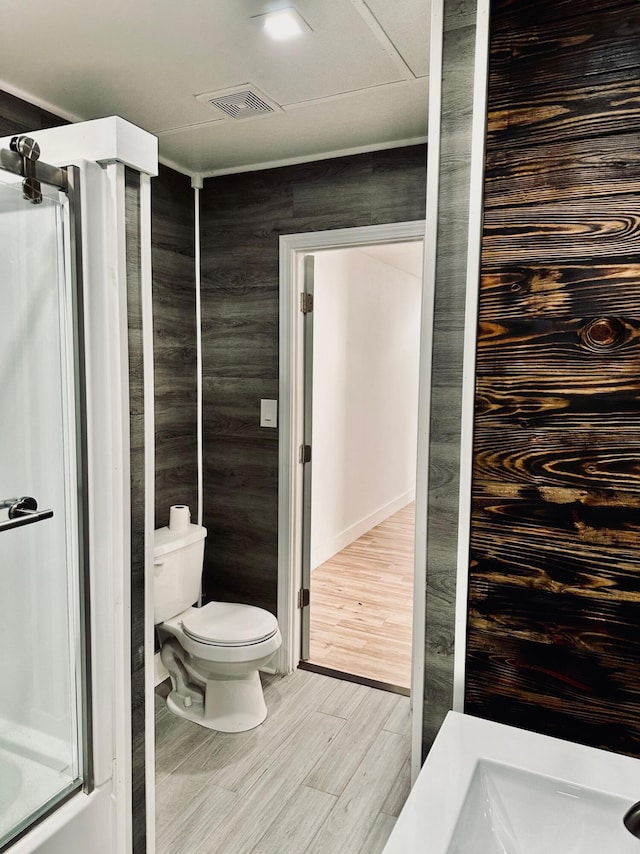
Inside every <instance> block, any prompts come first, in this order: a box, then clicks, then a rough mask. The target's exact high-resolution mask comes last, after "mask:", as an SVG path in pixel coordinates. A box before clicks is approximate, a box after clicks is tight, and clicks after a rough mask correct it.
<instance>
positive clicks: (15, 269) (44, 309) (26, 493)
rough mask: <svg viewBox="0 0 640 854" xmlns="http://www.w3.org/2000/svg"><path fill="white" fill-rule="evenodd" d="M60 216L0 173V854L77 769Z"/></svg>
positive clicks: (66, 298) (69, 381)
mask: <svg viewBox="0 0 640 854" xmlns="http://www.w3.org/2000/svg"><path fill="white" fill-rule="evenodd" d="M43 189H44V188H43ZM67 220H68V203H67V200H66V198H63V196H62V194H61V193H58V192H57V191H53V190H52V191H51V192H50V193H49V194H47V192H46V190H45V196H44V199H43V201H42V204H39V205H33V204H30V203H29V202H27V201H25V200H24V199H23V198H22V192H21V187H20V184H19V183H16V182H11V179H10V178H8V177H7V178H6V179H5V177H4V176H3V177H0V850H3V848H4V847H5V846H7V845H8V844H9V841H10V840H12V839H15V837H16V836H17V835H19V834H21V833H22V832H24V831H25V830H26V829H27V828H28V827H29V826H30V825H31V824H32V823H33V822H34V821H35V820H37V819H38V818H39V817H41V816H42V815H45V814H47V813H48V812H49V811H50V810H52V809H53V808H54V807H55V806H56V804H58V803H59V802H61V801H62V800H63V799H65V798H67V797H68V796H69V795H70V794H71V793H72V792H74V791H75V790H77V789H78V788H80V787H81V786H82V783H83V775H84V774H85V767H84V765H85V758H84V757H83V755H82V742H83V725H84V724H83V710H82V696H83V686H82V678H83V677H82V673H83V667H82V657H83V652H82V650H83V639H82V626H81V607H80V601H81V594H82V590H81V581H80V578H81V572H80V569H81V554H82V549H81V548H80V543H79V528H80V527H81V524H80V523H81V518H80V515H79V513H80V511H79V505H81V501H80V496H79V489H78V470H79V464H78V455H77V450H76V447H77V430H78V428H77V414H76V391H75V389H76V385H77V383H76V380H75V378H74V377H75V370H76V369H75V365H74V361H75V356H74V334H73V321H72V319H73V295H72V290H71V287H72V286H71V282H70V276H69V274H68V270H69V263H68V258H65V255H68V254H69V248H68V247H69V241H68V221H67ZM31 499H33V500H31Z"/></svg>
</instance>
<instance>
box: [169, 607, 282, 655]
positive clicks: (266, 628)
mask: <svg viewBox="0 0 640 854" xmlns="http://www.w3.org/2000/svg"><path fill="white" fill-rule="evenodd" d="M182 628H183V629H184V632H185V634H186V635H189V637H191V638H193V640H196V641H199V642H200V643H210V644H215V645H216V646H246V645H248V644H254V643H260V642H261V641H264V640H268V638H270V637H273V635H275V633H276V631H277V630H278V621H277V620H276V618H275V617H274V616H273V614H270V613H269V612H268V611H264V610H263V609H262V608H254V607H253V606H252V605H238V604H236V603H235V602H209V604H208V605H205V606H204V608H193V609H191V610H190V611H189V612H188V613H187V614H185V615H184V617H183V618H182Z"/></svg>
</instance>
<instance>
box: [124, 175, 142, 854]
mask: <svg viewBox="0 0 640 854" xmlns="http://www.w3.org/2000/svg"><path fill="white" fill-rule="evenodd" d="M125 221H126V270H127V327H128V336H127V337H128V348H129V447H130V461H131V462H130V465H131V482H130V487H129V490H130V498H131V748H132V769H131V770H132V812H133V851H134V854H141V853H142V852H144V851H146V801H145V798H146V786H145V768H146V754H145V713H144V710H145V679H144V669H145V654H144V640H145V638H144V634H145V619H144V616H145V615H144V611H145V594H144V591H145V530H144V527H145V492H146V490H145V471H144V451H145V448H144V417H145V416H144V353H143V342H142V335H143V330H142V276H141V270H142V266H141V256H140V237H141V233H140V175H139V174H138V173H137V172H135V171H134V170H133V169H130V168H128V167H125Z"/></svg>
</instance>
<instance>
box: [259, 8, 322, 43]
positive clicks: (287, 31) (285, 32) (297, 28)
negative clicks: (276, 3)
mask: <svg viewBox="0 0 640 854" xmlns="http://www.w3.org/2000/svg"><path fill="white" fill-rule="evenodd" d="M252 20H253V21H255V22H256V23H257V24H260V26H262V27H263V28H264V30H265V32H266V33H267V35H268V36H270V37H271V38H272V39H275V40H276V41H285V40H286V39H293V38H296V37H297V36H301V35H302V34H303V33H304V32H309V31H311V27H310V26H309V24H307V22H306V21H305V19H304V18H303V17H302V15H301V14H300V13H299V12H298V10H297V9H294V8H293V6H289V7H288V8H286V9H278V11H277V12H268V13H267V14H266V15H256V16H255V17H254V18H252Z"/></svg>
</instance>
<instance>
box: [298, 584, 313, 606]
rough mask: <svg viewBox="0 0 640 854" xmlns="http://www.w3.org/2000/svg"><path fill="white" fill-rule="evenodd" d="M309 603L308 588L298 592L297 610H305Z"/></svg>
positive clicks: (309, 594) (309, 592)
mask: <svg viewBox="0 0 640 854" xmlns="http://www.w3.org/2000/svg"><path fill="white" fill-rule="evenodd" d="M310 601H311V591H310V590H309V588H308V587H303V588H301V589H300V590H298V608H306V607H307V605H308V604H309V602H310Z"/></svg>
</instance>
